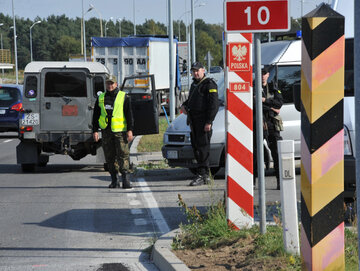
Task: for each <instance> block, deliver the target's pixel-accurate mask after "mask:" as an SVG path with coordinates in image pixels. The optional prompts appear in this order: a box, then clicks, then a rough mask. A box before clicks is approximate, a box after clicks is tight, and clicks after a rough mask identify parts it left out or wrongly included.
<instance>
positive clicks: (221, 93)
mask: <svg viewBox="0 0 360 271" xmlns="http://www.w3.org/2000/svg"><path fill="white" fill-rule="evenodd" d="M216 84H217V86H218V95H219V100H220V101H221V102H225V95H224V90H225V87H224V76H221V77H220V79H219V80H218V81H217V82H216Z"/></svg>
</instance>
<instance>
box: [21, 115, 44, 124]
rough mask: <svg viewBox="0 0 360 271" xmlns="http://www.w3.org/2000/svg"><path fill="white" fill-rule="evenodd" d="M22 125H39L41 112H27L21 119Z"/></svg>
mask: <svg viewBox="0 0 360 271" xmlns="http://www.w3.org/2000/svg"><path fill="white" fill-rule="evenodd" d="M21 124H22V125H39V124H40V116H39V113H25V114H24V115H23V118H22V119H21Z"/></svg>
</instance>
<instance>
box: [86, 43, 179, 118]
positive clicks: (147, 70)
mask: <svg viewBox="0 0 360 271" xmlns="http://www.w3.org/2000/svg"><path fill="white" fill-rule="evenodd" d="M177 45H178V42H177V40H176V39H174V42H173V46H174V50H173V52H174V55H173V60H174V61H173V63H174V65H175V67H174V71H175V74H174V75H173V77H172V78H173V80H174V82H173V83H174V84H173V85H174V86H175V89H174V92H175V111H176V112H177V111H178V109H179V107H180V105H181V102H182V99H181V97H182V95H181V93H180V92H181V85H180V71H179V58H178V46H177ZM91 49H92V50H91V58H92V61H94V62H100V63H102V64H104V65H105V66H106V67H107V68H108V69H109V71H110V73H111V74H113V75H115V76H116V77H117V79H118V82H119V83H120V84H121V83H122V82H123V80H124V78H125V77H129V76H135V75H149V74H153V75H154V80H155V87H156V96H157V97H156V98H157V106H158V112H161V110H162V109H163V106H164V108H165V109H166V110H168V109H169V96H170V76H169V39H168V37H167V36H161V37H159V36H130V37H123V38H108V37H105V38H103V37H92V38H91ZM127 89H131V90H133V91H138V92H140V93H141V92H148V91H149V89H150V88H149V82H148V81H146V80H136V81H128V83H127V85H125V86H124V90H125V91H126V90H127Z"/></svg>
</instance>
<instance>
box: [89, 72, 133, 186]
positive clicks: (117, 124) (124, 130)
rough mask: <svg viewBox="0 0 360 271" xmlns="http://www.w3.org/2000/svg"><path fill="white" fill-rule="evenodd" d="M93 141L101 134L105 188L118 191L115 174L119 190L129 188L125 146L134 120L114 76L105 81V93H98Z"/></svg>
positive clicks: (129, 104) (131, 137)
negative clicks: (107, 175) (106, 178)
mask: <svg viewBox="0 0 360 271" xmlns="http://www.w3.org/2000/svg"><path fill="white" fill-rule="evenodd" d="M92 125H93V138H94V141H95V142H98V141H99V133H98V131H99V128H101V133H102V147H103V150H104V155H105V160H106V163H107V165H108V168H109V172H110V175H111V184H110V185H109V188H119V187H120V183H119V180H118V172H119V171H120V173H121V178H122V187H123V188H131V173H132V172H131V169H130V150H129V146H128V143H130V142H131V141H132V140H133V133H132V130H133V127H134V119H133V114H132V111H131V101H130V98H129V97H128V96H127V95H126V94H125V92H123V91H119V89H118V87H117V82H116V77H115V76H110V77H109V78H108V79H107V80H106V92H105V93H102V94H101V95H100V96H99V97H98V99H97V101H96V103H95V107H94V114H93V120H92Z"/></svg>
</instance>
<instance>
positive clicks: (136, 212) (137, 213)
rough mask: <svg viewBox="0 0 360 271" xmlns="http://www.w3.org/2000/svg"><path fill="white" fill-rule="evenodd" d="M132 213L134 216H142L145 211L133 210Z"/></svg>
mask: <svg viewBox="0 0 360 271" xmlns="http://www.w3.org/2000/svg"><path fill="white" fill-rule="evenodd" d="M130 212H131V214H133V215H141V214H142V213H143V210H141V209H131V210H130Z"/></svg>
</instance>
